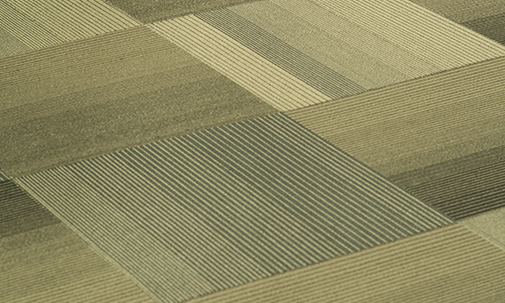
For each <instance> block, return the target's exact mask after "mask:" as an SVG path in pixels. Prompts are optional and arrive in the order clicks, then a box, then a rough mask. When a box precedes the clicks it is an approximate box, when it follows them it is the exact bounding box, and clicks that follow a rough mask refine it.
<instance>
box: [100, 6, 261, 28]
mask: <svg viewBox="0 0 505 303" xmlns="http://www.w3.org/2000/svg"><path fill="white" fill-rule="evenodd" d="M253 1H255V0H213V1H208V0H191V1H187V0H175V1H174V0H143V1H139V0H105V2H106V3H109V4H111V5H113V6H115V7H118V8H120V9H121V10H123V11H124V12H126V13H128V14H129V15H130V16H133V17H134V18H136V19H137V20H139V21H141V22H143V23H152V22H155V21H161V20H165V19H171V18H175V17H180V16H184V15H188V14H192V13H197V12H202V11H207V10H212V9H217V8H222V7H226V6H230V5H237V4H241V3H245V2H253Z"/></svg>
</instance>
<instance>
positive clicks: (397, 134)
mask: <svg viewBox="0 0 505 303" xmlns="http://www.w3.org/2000/svg"><path fill="white" fill-rule="evenodd" d="M504 96H505V57H502V58H498V59H493V60H489V61H486V62H481V63H477V64H473V65H470V66H466V67H462V68H459V69H454V70H451V71H446V72H443V73H439V74H436V75H431V76H427V77H423V78H420V79H416V80H412V81H407V82H405V83H400V84H396V85H393V86H390V87H387V88H382V89H379V90H375V91H372V92H366V93H363V94H360V95H357V96H352V97H348V98H344V99H340V100H336V101H331V102H326V103H323V104H318V105H315V106H311V107H308V108H304V109H300V110H295V111H291V112H288V115H289V116H290V117H292V118H294V119H295V120H297V121H299V122H300V123H301V124H303V125H304V126H306V127H308V128H309V129H311V130H312V131H314V132H315V133H317V134H319V135H321V136H322V137H324V138H326V139H327V140H329V141H330V142H332V143H334V144H336V145H337V146H338V147H339V148H341V149H343V150H344V151H346V152H348V153H350V154H351V155H353V156H355V157H356V158H358V159H359V160H361V161H363V162H364V163H365V164H366V165H369V166H371V167H372V168H374V169H376V170H377V171H379V172H380V173H381V174H383V175H385V176H392V175H397V174H400V173H404V172H407V171H411V170H414V169H420V168H423V167H426V166H430V165H434V164H436V163H441V162H444V161H448V160H452V159H456V158H460V157H463V156H467V155H470V154H474V153H477V152H481V151H485V150H488V149H491V148H497V147H502V146H504V145H505V102H504Z"/></svg>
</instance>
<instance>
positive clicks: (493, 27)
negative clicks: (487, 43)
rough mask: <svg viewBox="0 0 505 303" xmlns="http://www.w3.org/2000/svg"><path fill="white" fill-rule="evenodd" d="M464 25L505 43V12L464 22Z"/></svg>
mask: <svg viewBox="0 0 505 303" xmlns="http://www.w3.org/2000/svg"><path fill="white" fill-rule="evenodd" d="M461 24H462V25H464V26H466V27H468V28H470V29H472V30H474V31H476V32H477V33H479V34H482V35H484V36H486V37H489V38H491V39H493V40H496V41H497V42H500V43H501V44H505V13H501V14H497V15H492V16H489V17H484V18H478V19H475V20H472V21H468V22H463V23H461Z"/></svg>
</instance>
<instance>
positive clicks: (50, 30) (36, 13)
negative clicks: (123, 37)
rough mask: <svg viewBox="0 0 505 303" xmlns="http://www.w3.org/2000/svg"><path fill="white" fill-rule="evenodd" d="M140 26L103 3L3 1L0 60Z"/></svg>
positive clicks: (81, 0) (84, 0)
mask: <svg viewBox="0 0 505 303" xmlns="http://www.w3.org/2000/svg"><path fill="white" fill-rule="evenodd" d="M137 25H139V23H138V22H137V21H135V20H134V19H132V18H130V17H129V16H127V15H125V14H123V13H121V12H120V11H118V10H117V9H115V8H113V7H111V6H109V5H107V4H105V3H104V2H102V1H100V0H70V1H68V0H44V1H31V0H1V1H0V41H1V42H0V46H4V45H5V48H4V47H2V49H1V50H0V57H2V56H8V55H11V54H15V53H20V52H24V51H28V50H30V49H39V48H44V47H48V46H51V45H56V44H60V43H63V42H65V41H71V40H76V39H83V38H88V37H92V36H95V35H98V34H103V33H107V32H111V31H117V30H121V29H125V28H129V27H133V26H137Z"/></svg>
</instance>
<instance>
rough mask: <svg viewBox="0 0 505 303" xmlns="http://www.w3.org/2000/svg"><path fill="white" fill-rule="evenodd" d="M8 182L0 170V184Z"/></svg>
mask: <svg viewBox="0 0 505 303" xmlns="http://www.w3.org/2000/svg"><path fill="white" fill-rule="evenodd" d="M7 180H9V177H7V176H6V175H5V174H4V173H2V171H1V170H0V182H2V181H7Z"/></svg>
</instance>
